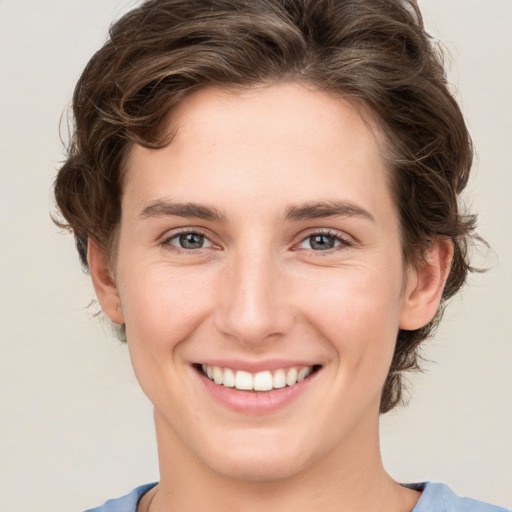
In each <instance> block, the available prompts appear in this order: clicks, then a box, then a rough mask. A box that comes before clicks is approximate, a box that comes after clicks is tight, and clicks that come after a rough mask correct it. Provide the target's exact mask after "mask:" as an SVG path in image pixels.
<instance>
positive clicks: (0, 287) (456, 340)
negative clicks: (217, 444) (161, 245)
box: [0, 0, 512, 512]
mask: <svg viewBox="0 0 512 512" xmlns="http://www.w3.org/2000/svg"><path fill="white" fill-rule="evenodd" d="M420 3H421V6H422V9H423V12H424V15H425V18H426V23H427V26H428V27H429V30H430V31H431V32H432V33H433V34H434V35H436V36H437V37H439V38H441V39H442V40H443V41H444V42H445V43H446V47H447V49H448V51H449V53H450V58H449V62H450V81H451V82H452V83H453V87H454V90H455V91H456V95H457V97H458V98H459V100H460V101H461V103H462V107H463V110H464V112H465V113H466V116H467V119H468V123H469V126H470V128H471V131H472V134H473V137H474V140H475V143H476V147H477V149H478V154H479V157H478V161H477V163H476V166H475V171H474V174H473V178H472V181H471V183H470V186H469V192H468V194H467V195H466V200H467V202H468V203H469V204H470V205H471V206H472V207H473V208H474V209H476V210H477V211H479V212H480V227H481V233H482V234H483V236H484V237H485V238H486V239H487V240H488V241H489V242H490V244H491V245H492V247H493V249H494V251H495V253H496V254H495V255H493V254H491V255H487V256H486V255H485V254H484V255H483V257H482V258H480V261H484V262H485V264H487V265H491V266H492V269H491V270H490V271H489V272H487V273H486V274H484V275H478V276H476V277H473V278H472V279H471V281H470V284H469V287H468V288H467V289H466V290H465V292H464V293H463V295H462V296H461V297H460V298H457V299H456V300H454V301H453V303H452V305H451V307H450V308H449V309H448V311H447V313H446V315H445V319H444V324H443V326H442V328H441V329H440V331H439V332H438V335H437V336H436V338H435V339H434V340H433V341H432V342H431V343H430V344H429V346H428V348H427V350H426V352H425V356H426V357H427V358H428V359H429V360H431V362H430V363H428V364H427V369H428V371H427V373H425V374H422V375H416V376H414V377H413V378H412V379H411V394H412V400H411V402H410V405H409V407H408V408H405V409H401V410H399V411H397V412H393V413H391V414H389V415H387V416H385V417H384V418H383V420H382V450H383V456H384V461H385V463H386V466H387V467H388V469H389V471H390V472H391V474H392V475H393V476H394V477H395V478H396V479H398V480H400V481H419V480H425V479H430V480H436V481H445V482H447V483H449V484H450V485H451V486H452V487H453V488H454V490H456V491H457V492H458V493H460V494H463V495H473V496H476V497H479V498H480V499H484V500H489V501H493V502H497V503H500V504H502V505H505V506H508V507H512V483H511V481H512V478H511V477H512V371H511V364H512V336H511V334H510V330H509V326H508V322H509V321H510V319H511V316H512V314H511V313H512V292H511V290H512V236H511V226H512V205H511V203H512V200H511V197H512V177H511V176H512V166H511V164H512V161H511V146H512V100H511V98H512V72H511V69H512V65H511V62H512V2H511V1H510V0H491V1H489V0H487V1H485V0H449V1H446V0H423V2H420ZM134 4H135V2H133V1H132V2H130V1H122V0H73V1H69V0H45V1H44V2H42V1H40V0H0V76H1V78H0V80H1V82H0V87H1V90H0V108H1V110H0V123H1V125H0V166H1V167H0V180H1V186H0V192H1V198H0V215H1V231H0V236H1V238H0V468H1V469H0V471H1V475H0V496H1V498H0V512H22V511H23V512H25V511H27V510H32V511H41V512H46V511H48V512H61V511H62V512H65V511H66V512H68V511H71V510H78V511H79V510H83V509H85V508H87V507H88V506H93V505H98V504H99V503H101V502H103V501H104V500H105V499H107V498H110V497H114V496H117V495H121V494H124V493H125V492H127V491H128V490H131V488H132V487H134V486H136V485H139V484H142V483H145V482H150V481H154V480H156V479H157V478H158V472H157V458H156V447H155V441H154V433H153V426H152V415H151V407H150V405H149V403H148V401H147V399H146V398H145V397H144V396H143V395H142V393H141V391H140V390H139V389H138V385H137V383H136V382H135V379H134V377H133V374H132V371H131V367H130V363H129V360H128V356H127V351H126V348H125V347H124V346H122V345H120V344H119V343H118V342H117V341H115V340H113V339H112V338H111V336H110V333H109V332H108V328H105V327H102V326H101V324H100V323H99V321H98V320H97V319H94V318H91V315H92V313H93V311H94V308H92V309H89V310H88V309H87V305H88V304H89V302H90V300H91V298H92V297H93V291H92V287H91V285H90V284H89V280H88V277H87V276H85V275H84V274H83V273H82V272H81V271H80V269H79V265H78V260H77V257H76V254H75V251H74V247H73V243H72V239H71V237H70V236H66V235H62V234H59V233H58V231H57V229H56V228H55V227H54V226H53V225H52V223H51V221H50V219H49V210H50V209H51V205H52V200H51V190H50V189H51V184H52V181H53V179H54V176H55V172H56V169H57V167H58V166H59V162H60V161H62V159H63V146H62V144H61V142H60V140H59V134H58V125H59V121H60V116H61V113H62V112H63V111H64V109H65V107H66V106H67V105H68V103H69V101H70V99H71V95H72V90H73V86H74V83H75V82H76V80H77V78H78V76H79V74H80V72H81V70H82V68H83V67H84V65H85V63H86V62H87V60H88V58H89V57H90V56H91V55H92V53H93V51H94V50H95V49H96V48H97V47H98V46H99V45H100V44H101V43H102V42H103V40H104V37H105V34H106V30H107V28H108V26H109V23H110V21H111V20H112V19H113V18H115V17H118V16H119V15H120V14H122V13H123V12H124V11H125V10H126V9H127V8H128V7H130V6H132V5H134Z"/></svg>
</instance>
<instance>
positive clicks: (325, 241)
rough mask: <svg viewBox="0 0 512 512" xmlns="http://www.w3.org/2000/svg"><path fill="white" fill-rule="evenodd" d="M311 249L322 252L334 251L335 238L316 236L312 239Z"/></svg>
mask: <svg viewBox="0 0 512 512" xmlns="http://www.w3.org/2000/svg"><path fill="white" fill-rule="evenodd" d="M311 247H312V248H313V249H318V250H320V251H325V250H327V249H332V248H333V247H334V238H333V237H332V236H328V235H314V236H313V237H311Z"/></svg>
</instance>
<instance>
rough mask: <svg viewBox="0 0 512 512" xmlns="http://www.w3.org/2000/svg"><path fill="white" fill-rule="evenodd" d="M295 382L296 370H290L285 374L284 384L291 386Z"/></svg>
mask: <svg viewBox="0 0 512 512" xmlns="http://www.w3.org/2000/svg"><path fill="white" fill-rule="evenodd" d="M296 382H297V368H290V369H289V370H288V373H287V374H286V384H287V385H288V386H293V385H294V384H295V383H296Z"/></svg>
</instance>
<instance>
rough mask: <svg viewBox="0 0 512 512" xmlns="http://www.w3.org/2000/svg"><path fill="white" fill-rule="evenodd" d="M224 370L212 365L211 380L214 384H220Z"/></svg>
mask: <svg viewBox="0 0 512 512" xmlns="http://www.w3.org/2000/svg"><path fill="white" fill-rule="evenodd" d="M223 377H224V372H223V371H222V370H221V369H220V368H219V367H218V366H214V367H213V382H215V384H222V383H223V381H224V379H223Z"/></svg>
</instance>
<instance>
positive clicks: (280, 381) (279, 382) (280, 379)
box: [272, 370, 286, 389]
mask: <svg viewBox="0 0 512 512" xmlns="http://www.w3.org/2000/svg"><path fill="white" fill-rule="evenodd" d="M285 386H286V375H285V373H284V370H277V372H276V373H274V378H273V379H272V387H274V388H275V389H279V388H284V387H285Z"/></svg>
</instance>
